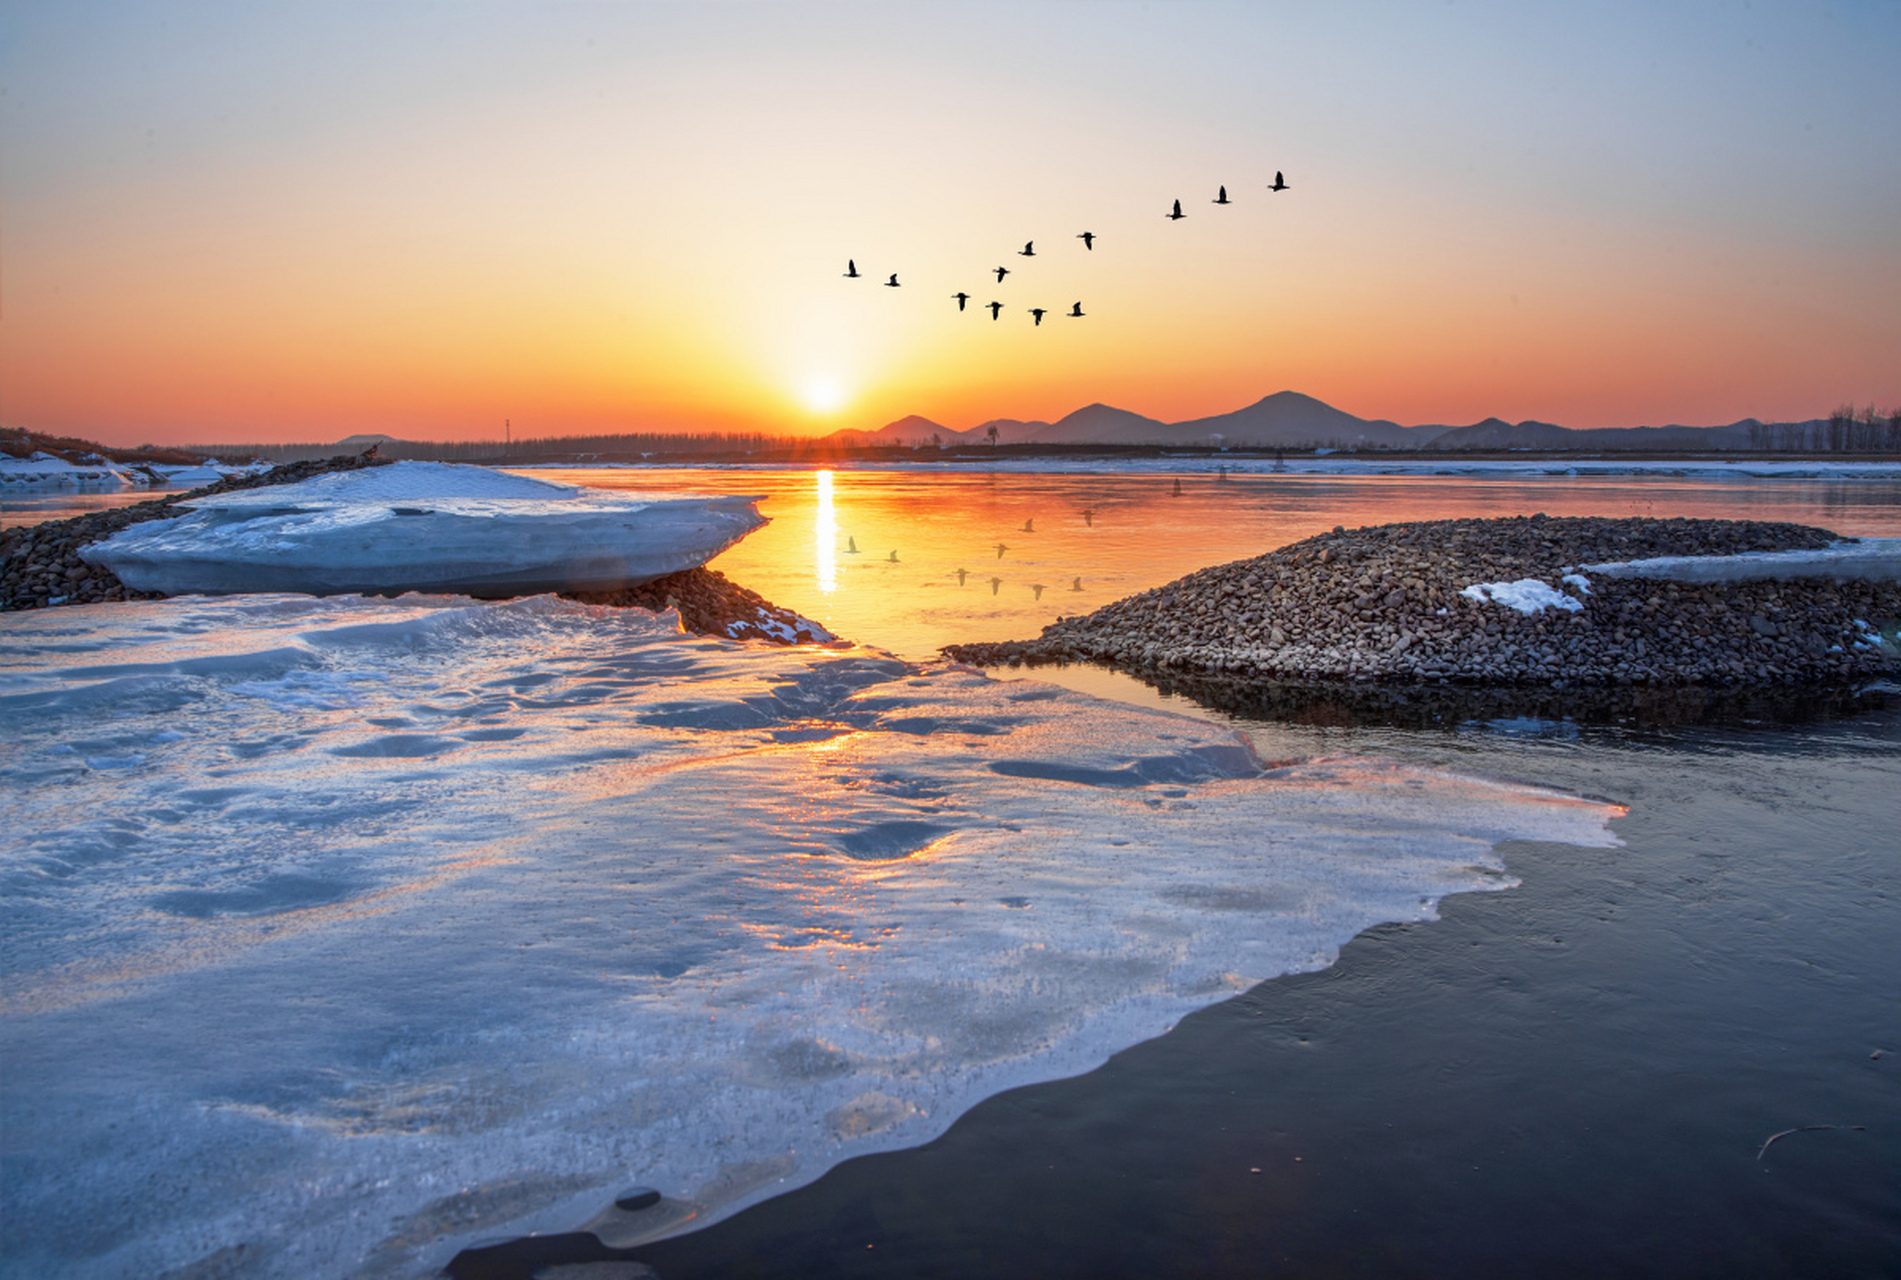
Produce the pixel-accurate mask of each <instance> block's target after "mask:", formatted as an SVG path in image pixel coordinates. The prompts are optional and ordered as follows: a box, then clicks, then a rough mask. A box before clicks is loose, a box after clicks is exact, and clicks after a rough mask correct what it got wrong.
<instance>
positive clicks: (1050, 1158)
mask: <svg viewBox="0 0 1901 1280" xmlns="http://www.w3.org/2000/svg"><path fill="white" fill-rule="evenodd" d="M1247 728H1248V730H1249V732H1250V733H1252V734H1253V735H1254V736H1256V738H1257V739H1258V740H1259V741H1260V743H1261V746H1262V749H1263V752H1264V753H1276V752H1289V753H1298V752H1309V751H1338V750H1346V751H1352V752H1367V753H1373V754H1378V755H1385V756H1393V757H1399V758H1403V759H1407V760H1412V761H1418V762H1423V763H1431V764H1434V765H1440V766H1449V767H1453V768H1457V769H1460V770H1469V769H1479V770H1484V771H1490V772H1496V773H1501V774H1505V775H1509V776H1513V777H1519V778H1528V779H1533V780H1536V781H1538V782H1540V783H1543V784H1547V785H1553V786H1558V787H1563V788H1566V789H1571V790H1575V791H1578V792H1582V793H1595V794H1603V795H1609V796H1611V797H1613V798H1615V799H1617V800H1619V801H1622V802H1625V803H1627V804H1629V805H1630V810H1631V811H1630V813H1629V815H1628V816H1627V817H1625V818H1622V819H1619V820H1618V821H1616V822H1615V823H1614V824H1613V828H1614V830H1615V831H1616V832H1617V834H1618V835H1619V836H1621V837H1622V838H1623V839H1624V840H1625V841H1626V842H1627V843H1626V846H1625V847H1624V848H1621V849H1615V850H1589V851H1586V850H1579V849H1574V848H1567V847H1563V846H1555V845H1543V844H1530V843H1520V844H1512V845H1507V846H1505V847H1504V848H1503V850H1502V852H1503V854H1504V856H1505V861H1506V865H1507V867H1508V868H1509V870H1510V871H1511V872H1512V873H1513V874H1514V875H1516V876H1517V877H1519V878H1520V880H1521V882H1522V883H1520V884H1519V885H1518V886H1517V887H1516V888H1514V889H1512V890H1511V891H1510V892H1507V893H1502V894H1485V895H1466V896H1463V897H1459V898H1455V899H1451V900H1448V902H1447V904H1446V906H1445V909H1444V912H1443V919H1441V920H1440V921H1438V922H1435V923H1431V924H1423V925H1398V926H1382V927H1379V928H1375V929H1373V930H1371V931H1370V932H1368V933H1366V934H1363V935H1362V936H1361V937H1359V938H1358V939H1356V940H1355V941H1354V942H1353V943H1351V944H1350V945H1349V946H1347V947H1346V948H1345V949H1344V950H1343V952H1342V954H1341V958H1340V960H1339V962H1338V963H1337V964H1336V965H1334V966H1333V967H1332V968H1330V969H1328V970H1326V971H1324V972H1320V973H1314V974H1305V975H1298V976H1289V977H1285V978H1280V979H1277V980H1274V981H1272V982H1268V983H1264V984H1262V985H1261V986H1259V987H1257V988H1255V989H1254V990H1253V991H1251V992H1249V993H1247V994H1246V995H1244V996H1241V997H1239V998H1237V999H1235V1000H1232V1001H1230V1002H1228V1003H1226V1004H1222V1005H1219V1006H1216V1007H1214V1008H1211V1009H1208V1010H1204V1011H1202V1012H1200V1013H1197V1014H1194V1015H1191V1016H1190V1017H1189V1018H1187V1019H1186V1020H1184V1021H1183V1023H1182V1024H1181V1025H1180V1026H1179V1027H1177V1028H1176V1029H1175V1030H1174V1031H1173V1032H1171V1033H1170V1034H1168V1035H1166V1036H1163V1037H1161V1038H1160V1039H1157V1040H1154V1041H1151V1042H1149V1043H1147V1044H1143V1045H1139V1046H1136V1047H1134V1048H1131V1049H1129V1050H1128V1051H1126V1052H1124V1053H1122V1054H1120V1055H1118V1056H1117V1057H1116V1058H1115V1059H1113V1060H1112V1061H1111V1062H1110V1063H1109V1064H1108V1065H1106V1066H1105V1067H1103V1068H1102V1069H1101V1070H1099V1071H1097V1072H1094V1073H1092V1074H1091V1075H1089V1076H1086V1077H1083V1078H1081V1079H1077V1080H1072V1081H1063V1082H1057V1083H1053V1084H1049V1085H1043V1086H1038V1087H1034V1088H1029V1089H1023V1090H1019V1091H1016V1092H1014V1093H1011V1094H1008V1095H1005V1096H1002V1097H998V1098H994V1099H991V1100H990V1101H988V1102H986V1103H985V1104H983V1105H982V1106H979V1107H978V1108H976V1109H975V1110H973V1111H972V1112H971V1113H970V1114H968V1115H966V1116H965V1117H964V1118H963V1119H962V1120H961V1121H960V1122H959V1123H958V1124H957V1125H956V1126H955V1127H953V1128H952V1130H951V1131H950V1132H949V1133H948V1134H946V1135H945V1136H944V1137H943V1138H941V1139H939V1140H938V1141H937V1142H935V1143H932V1144H931V1145H930V1146H928V1147H925V1148H922V1149H919V1150H915V1151H908V1152H897V1153H891V1154H888V1155H881V1156H877V1157H872V1158H868V1159H865V1160H860V1161H854V1162H852V1163H850V1164H847V1165H845V1166H842V1167H841V1168H839V1169H837V1170H835V1171H834V1172H833V1173H832V1174H831V1175H829V1176H828V1177H826V1178H825V1179H823V1180H821V1181H820V1182H818V1183H816V1184H814V1185H813V1186H811V1187H808V1188H805V1189H804V1190H802V1191H799V1192H795V1193H793V1194H791V1195H789V1196H786V1197H783V1198H781V1199H779V1200H776V1201H773V1202H769V1203H767V1204H765V1205H761V1206H759V1207H757V1208H755V1209H752V1210H750V1211H748V1212H747V1213H745V1214H742V1215H741V1216H739V1217H738V1218H735V1219H733V1220H731V1221H729V1222H727V1223H725V1224H722V1225H720V1226H717V1227H714V1228H712V1229H711V1230H709V1231H706V1232H703V1233H699V1234H697V1235H693V1236H686V1237H681V1238H678V1239H675V1240H672V1241H667V1242H663V1243H661V1244H658V1245H654V1246H650V1247H648V1248H646V1249H644V1250H641V1251H639V1253H638V1256H639V1257H640V1258H641V1259H643V1260H645V1261H647V1262H649V1263H651V1264H653V1265H655V1266H656V1267H657V1268H658V1269H659V1270H660V1271H661V1273H662V1274H663V1275H665V1276H666V1277H668V1280H691V1278H693V1277H701V1276H731V1275H748V1276H753V1275H756V1276H783V1277H808V1276H809V1277H817V1276H832V1275H846V1276H849V1275H866V1276H869V1275H916V1276H956V1275H972V1274H978V1275H984V1276H988V1277H1026V1278H1027V1277H1031V1276H1079V1277H1080V1276H1142V1277H1153V1276H1184V1277H1185V1276H1254V1275H1262V1274H1287V1275H1303V1276H1304V1275H1328V1276H1333V1275H1343V1276H1395V1275H1397V1276H1434V1277H1437V1276H1445V1277H1452V1276H1520V1275H1578V1276H1612V1275H1615V1276H1630V1275H1645V1276H1685V1275H1699V1276H1716V1275H1722V1276H1869V1277H1874V1276H1891V1275H1894V1274H1896V1272H1897V1268H1898V1267H1901V1012H1898V1006H1897V1003H1896V1000H1895V994H1894V993H1895V992H1896V991H1901V948H1897V947H1896V945H1895V936H1896V926H1897V924H1901V850H1898V849H1897V846H1896V845H1895V842H1894V840H1893V836H1892V823H1893V819H1894V817H1895V802H1894V797H1895V796H1896V795H1901V751H1897V747H1901V715H1898V714H1897V713H1895V712H1894V711H1892V710H1889V711H1878V712H1871V713H1869V714H1866V715H1863V716H1860V717H1853V718H1850V719H1848V720H1846V721H1842V722H1836V723H1830V724H1827V725H1822V726H1816V727H1812V728H1809V729H1806V730H1803V731H1799V732H1791V731H1788V730H1785V729H1781V728H1777V727H1774V726H1747V725H1739V726H1734V727H1732V728H1729V729H1727V730H1697V731H1694V732H1690V733H1681V734H1649V735H1631V734H1623V733H1617V732H1614V731H1595V730H1589V729H1584V730H1580V729H1578V728H1577V727H1576V726H1567V725H1564V724H1545V725H1539V724H1536V723H1532V724H1524V723H1515V724H1514V723H1506V724H1502V725H1499V726H1484V725H1472V726H1467V727H1465V728H1463V729H1461V730H1456V731H1450V732H1443V733H1430V734H1427V733H1411V732H1399V731H1380V730H1374V731H1350V732H1337V731H1336V732H1329V731H1322V730H1312V729H1300V728H1294V727H1290V726H1286V725H1258V724H1257V725H1251V726H1247ZM1817 1124H1833V1125H1842V1126H1856V1125H1859V1126H1865V1130H1855V1129H1851V1128H1841V1129H1832V1130H1814V1131H1805V1132H1797V1133H1793V1134H1789V1135H1788V1136H1787V1137H1784V1138H1782V1139H1779V1140H1778V1141H1777V1142H1776V1143H1775V1144H1774V1145H1773V1146H1771V1147H1770V1148H1769V1149H1768V1150H1767V1151H1766V1152H1762V1153H1761V1158H1760V1159H1758V1153H1759V1151H1761V1147H1762V1144H1763V1143H1764V1141H1765V1140H1767V1139H1768V1138H1769V1137H1770V1136H1771V1135H1773V1134H1776V1133H1778V1132H1780V1131H1783V1130H1787V1129H1791V1128H1795V1127H1796V1126H1802V1125H1817Z"/></svg>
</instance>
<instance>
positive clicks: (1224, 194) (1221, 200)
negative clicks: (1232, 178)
mask: <svg viewBox="0 0 1901 1280" xmlns="http://www.w3.org/2000/svg"><path fill="white" fill-rule="evenodd" d="M1209 203H1211V204H1233V203H1234V201H1232V200H1230V199H1228V189H1227V188H1226V187H1223V188H1221V194H1220V195H1218V196H1216V197H1215V198H1214V199H1213V200H1212V201H1210V202H1209Z"/></svg>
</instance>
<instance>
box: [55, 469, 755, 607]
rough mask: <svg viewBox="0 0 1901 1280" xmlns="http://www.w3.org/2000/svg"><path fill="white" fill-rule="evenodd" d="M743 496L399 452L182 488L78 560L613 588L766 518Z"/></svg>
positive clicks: (152, 579)
mask: <svg viewBox="0 0 1901 1280" xmlns="http://www.w3.org/2000/svg"><path fill="white" fill-rule="evenodd" d="M757 501H758V500H757V499H756V498H748V497H728V496H716V495H704V496H694V495H688V496H678V495H669V496H662V495H658V494H643V493H629V492H624V491H623V492H615V493H608V492H602V491H600V490H596V489H578V488H575V487H573V486H570V485H562V484H550V483H549V482H547V481H545V480H533V479H529V478H528V477H526V476H517V475H510V474H508V473H507V472H502V471H491V470H489V469H487V468H486V467H468V466H457V465H454V464H451V463H445V462H397V463H393V464H391V465H389V466H383V467H367V468H364V469H362V470H356V471H336V472H331V473H329V474H328V475H322V476H317V477H316V478H314V479H310V480H305V481H301V482H300V483H297V484H290V485H275V486H271V487H269V488H264V489H243V490H239V491H237V492H233V493H221V494H215V495H212V496H210V497H204V498H194V499H191V500H189V501H188V502H185V503H181V504H180V505H181V506H189V507H191V508H192V512H191V513H190V514H189V515H183V516H180V517H179V518H178V519H175V520H153V521H149V522H147V523H144V524H138V525H134V526H132V527H131V528H128V529H124V530H122V531H120V532H119V533H116V534H114V535H113V536H112V537H110V538H108V539H106V540H105V541H103V542H98V543H94V544H93V545H92V546H89V547H87V548H85V549H84V550H82V551H81V552H80V555H81V557H82V558H83V559H85V560H86V561H87V562H88V563H91V564H97V565H103V566H105V567H106V568H107V569H110V570H111V571H112V572H113V573H114V574H116V575H118V577H119V579H120V580H121V581H122V582H124V583H125V584H126V585H127V586H128V587H132V588H134V589H135V590H138V591H159V592H163V593H165V594H167V595H184V594H189V593H196V592H204V593H210V594H224V593H232V592H269V591H302V592H308V593H310V594H312V595H337V594H342V593H346V592H359V591H371V592H392V591H394V592H401V591H441V592H456V593H459V594H464V595H474V596H485V597H494V596H517V595H532V594H534V593H536V592H540V591H618V590H620V589H622V588H624V587H629V586H637V585H639V584H640V583H643V582H649V581H652V580H653V579H654V578H658V577H663V576H665V575H666V574H669V573H678V572H679V571H680V570H682V569H691V568H694V567H696V566H698V565H702V564H705V563H706V562H707V561H708V560H710V559H712V558H713V557H714V556H716V555H718V554H719V553H720V552H722V551H724V550H725V549H726V548H727V547H730V546H731V545H732V544H733V543H735V542H737V541H739V540H740V539H741V538H743V537H745V536H746V535H747V534H749V533H751V532H752V531H753V530H754V529H757V528H759V527H760V526H762V525H763V524H765V522H766V521H765V517H763V516H761V515H760V514H759V511H758V508H757Z"/></svg>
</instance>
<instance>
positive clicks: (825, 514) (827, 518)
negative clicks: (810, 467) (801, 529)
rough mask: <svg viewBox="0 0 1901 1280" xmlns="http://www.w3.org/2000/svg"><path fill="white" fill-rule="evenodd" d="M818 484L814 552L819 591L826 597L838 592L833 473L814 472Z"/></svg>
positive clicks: (836, 524)
mask: <svg viewBox="0 0 1901 1280" xmlns="http://www.w3.org/2000/svg"><path fill="white" fill-rule="evenodd" d="M812 478H813V479H814V480H816V481H817V482H818V517H817V519H816V520H815V521H814V525H813V527H814V530H815V531H814V533H813V535H812V543H813V546H812V551H813V562H814V567H815V568H816V569H817V572H818V589H819V590H820V591H821V592H823V593H824V594H826V595H828V596H829V595H831V594H832V592H834V591H836V590H838V561H837V559H836V556H837V554H838V518H837V516H836V514H835V513H834V512H833V510H832V473H831V472H829V471H814V472H813V473H812Z"/></svg>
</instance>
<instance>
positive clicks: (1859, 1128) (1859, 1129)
mask: <svg viewBox="0 0 1901 1280" xmlns="http://www.w3.org/2000/svg"><path fill="white" fill-rule="evenodd" d="M1812 1129H1853V1130H1854V1131H1855V1132H1856V1133H1866V1132H1868V1126H1867V1125H1865V1124H1799V1125H1797V1126H1796V1127H1795V1128H1793V1129H1784V1130H1783V1131H1782V1132H1781V1133H1772V1134H1770V1135H1769V1141H1768V1142H1765V1143H1763V1144H1762V1151H1758V1152H1756V1159H1758V1160H1760V1159H1762V1153H1763V1151H1767V1150H1768V1149H1769V1148H1770V1146H1771V1145H1772V1144H1774V1142H1775V1140H1776V1139H1777V1138H1786V1137H1788V1136H1789V1135H1790V1134H1792V1133H1808V1132H1809V1131H1810V1130H1812Z"/></svg>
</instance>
